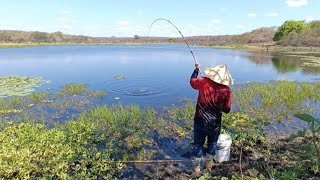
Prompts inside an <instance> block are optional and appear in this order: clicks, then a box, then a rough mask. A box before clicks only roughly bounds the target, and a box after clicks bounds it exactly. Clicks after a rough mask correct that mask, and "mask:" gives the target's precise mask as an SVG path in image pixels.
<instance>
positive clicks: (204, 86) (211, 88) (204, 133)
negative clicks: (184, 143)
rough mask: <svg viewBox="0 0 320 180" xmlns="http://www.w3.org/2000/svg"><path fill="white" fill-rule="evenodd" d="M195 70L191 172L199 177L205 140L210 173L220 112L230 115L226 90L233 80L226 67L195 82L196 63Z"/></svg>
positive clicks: (193, 77)
mask: <svg viewBox="0 0 320 180" xmlns="http://www.w3.org/2000/svg"><path fill="white" fill-rule="evenodd" d="M195 67H196V69H195V70H194V71H193V73H192V75H191V78H190V84H191V86H192V88H194V89H196V90H198V91H199V95H198V100H197V106H196V112H195V116H194V156H195V159H194V160H195V162H194V171H195V172H196V173H197V174H199V173H200V172H201V168H200V163H201V157H202V156H204V155H205V150H204V148H203V145H204V143H205V140H206V137H207V151H206V169H207V170H208V171H211V169H212V166H213V156H214V155H215V153H216V148H217V141H218V137H219V135H220V131H221V116H222V113H221V112H224V113H229V112H230V108H231V100H232V92H231V90H230V88H229V87H228V86H229V85H232V84H233V79H232V77H231V75H230V73H229V71H228V69H227V67H226V65H220V66H216V67H213V68H207V69H206V70H205V73H206V75H207V76H208V77H200V78H197V77H198V73H199V68H200V64H198V63H196V64H195Z"/></svg>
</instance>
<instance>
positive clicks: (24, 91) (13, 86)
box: [0, 77, 49, 97]
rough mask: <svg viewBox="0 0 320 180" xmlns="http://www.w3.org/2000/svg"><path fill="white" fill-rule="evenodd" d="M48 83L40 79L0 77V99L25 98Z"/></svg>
mask: <svg viewBox="0 0 320 180" xmlns="http://www.w3.org/2000/svg"><path fill="white" fill-rule="evenodd" d="M48 82H49V81H46V80H44V79H43V78H41V77H36V78H27V77H0V97H9V96H27V95H29V94H32V92H34V91H35V89H34V88H36V87H41V86H42V85H43V84H44V83H48Z"/></svg>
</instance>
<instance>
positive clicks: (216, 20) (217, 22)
mask: <svg viewBox="0 0 320 180" xmlns="http://www.w3.org/2000/svg"><path fill="white" fill-rule="evenodd" d="M210 22H211V23H213V24H219V23H221V20H220V19H212V20H211V21H210Z"/></svg>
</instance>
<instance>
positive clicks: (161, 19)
mask: <svg viewBox="0 0 320 180" xmlns="http://www.w3.org/2000/svg"><path fill="white" fill-rule="evenodd" d="M157 21H167V22H168V23H170V24H171V25H172V26H173V27H174V28H176V30H177V31H178V32H179V33H180V35H181V36H182V39H183V40H184V42H185V43H186V44H187V46H188V48H189V51H190V53H191V55H192V57H193V60H194V63H195V64H199V63H198V61H197V60H196V58H195V56H194V54H193V51H192V50H191V48H190V46H189V43H188V41H187V40H186V39H185V37H184V36H183V34H182V33H181V31H180V30H179V29H178V27H177V26H176V25H174V24H173V23H172V22H171V21H169V20H168V19H165V18H158V19H156V20H154V21H153V22H152V23H151V25H150V27H149V31H148V36H147V42H148V39H149V33H150V30H151V27H152V25H153V24H154V23H155V22H157ZM199 72H200V76H202V73H201V70H200V68H199Z"/></svg>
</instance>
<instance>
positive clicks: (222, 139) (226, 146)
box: [213, 134, 232, 163]
mask: <svg viewBox="0 0 320 180" xmlns="http://www.w3.org/2000/svg"><path fill="white" fill-rule="evenodd" d="M231 143H232V139H231V137H230V136H229V135H227V134H220V136H219V139H218V142H217V150H216V154H215V155H214V156H213V158H214V160H215V161H217V162H219V163H221V162H224V161H229V160H230V151H231Z"/></svg>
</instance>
